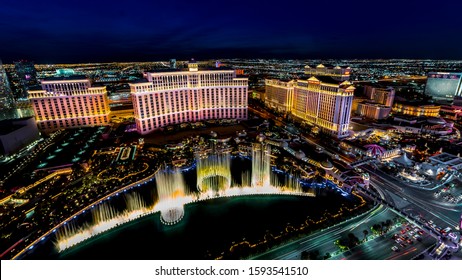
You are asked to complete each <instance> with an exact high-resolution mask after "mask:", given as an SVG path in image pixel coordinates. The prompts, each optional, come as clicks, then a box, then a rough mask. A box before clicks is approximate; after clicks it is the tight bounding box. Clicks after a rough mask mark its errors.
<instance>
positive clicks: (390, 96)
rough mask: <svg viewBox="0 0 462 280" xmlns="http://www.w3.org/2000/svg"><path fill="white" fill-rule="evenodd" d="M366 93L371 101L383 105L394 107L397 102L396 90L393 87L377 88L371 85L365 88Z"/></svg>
mask: <svg viewBox="0 0 462 280" xmlns="http://www.w3.org/2000/svg"><path fill="white" fill-rule="evenodd" d="M364 93H365V94H366V96H367V97H369V99H371V100H373V101H374V102H377V103H379V104H381V105H385V106H388V107H392V106H393V101H394V100H395V89H394V88H393V87H384V88H382V87H376V86H371V85H366V86H364Z"/></svg>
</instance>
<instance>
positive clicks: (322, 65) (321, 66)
mask: <svg viewBox="0 0 462 280" xmlns="http://www.w3.org/2000/svg"><path fill="white" fill-rule="evenodd" d="M322 68H327V69H334V68H337V69H348V68H351V67H350V66H347V65H342V66H340V65H332V64H323V63H321V64H318V65H306V66H305V69H322Z"/></svg>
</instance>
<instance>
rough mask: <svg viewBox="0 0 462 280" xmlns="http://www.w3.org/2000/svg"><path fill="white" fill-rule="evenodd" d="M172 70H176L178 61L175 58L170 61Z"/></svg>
mask: <svg viewBox="0 0 462 280" xmlns="http://www.w3.org/2000/svg"><path fill="white" fill-rule="evenodd" d="M170 68H172V69H176V59H175V58H172V59H170Z"/></svg>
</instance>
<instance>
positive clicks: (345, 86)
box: [265, 76, 355, 138]
mask: <svg viewBox="0 0 462 280" xmlns="http://www.w3.org/2000/svg"><path fill="white" fill-rule="evenodd" d="M265 84H266V92H265V104H267V106H270V107H273V108H278V109H279V110H282V111H287V112H290V113H291V114H292V115H294V116H296V117H298V118H300V119H302V120H304V121H306V122H308V123H310V124H313V125H316V126H318V127H319V128H320V129H321V130H322V131H324V132H326V133H328V134H330V135H332V136H334V137H337V138H343V137H346V136H348V130H349V125H350V114H351V112H350V110H351V106H352V103H353V91H354V89H355V88H354V87H353V86H352V85H351V83H350V82H348V81H343V82H342V81H339V80H337V79H334V78H332V77H328V76H317V77H314V76H313V77H311V78H309V79H299V80H294V81H290V82H280V81H277V80H269V79H268V80H266V81H265Z"/></svg>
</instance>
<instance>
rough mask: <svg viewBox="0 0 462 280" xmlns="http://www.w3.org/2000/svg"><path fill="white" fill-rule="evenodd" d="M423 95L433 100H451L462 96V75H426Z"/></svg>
mask: <svg viewBox="0 0 462 280" xmlns="http://www.w3.org/2000/svg"><path fill="white" fill-rule="evenodd" d="M425 94H427V95H430V96H431V97H433V99H440V100H453V99H454V96H461V95H462V73H442V72H430V73H428V79H427V84H426V86H425Z"/></svg>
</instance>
